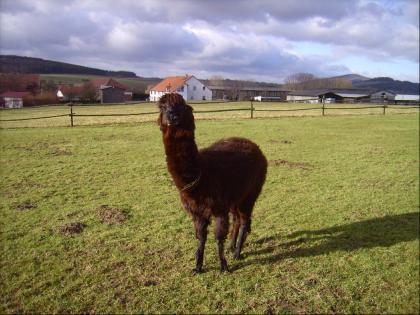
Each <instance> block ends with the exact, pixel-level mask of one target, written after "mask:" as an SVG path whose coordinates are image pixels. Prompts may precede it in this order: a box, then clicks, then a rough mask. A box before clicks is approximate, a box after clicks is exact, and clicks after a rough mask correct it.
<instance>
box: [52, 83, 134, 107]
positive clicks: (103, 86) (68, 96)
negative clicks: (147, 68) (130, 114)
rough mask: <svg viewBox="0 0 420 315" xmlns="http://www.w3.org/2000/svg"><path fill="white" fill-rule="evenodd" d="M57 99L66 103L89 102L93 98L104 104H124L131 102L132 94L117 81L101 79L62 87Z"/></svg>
mask: <svg viewBox="0 0 420 315" xmlns="http://www.w3.org/2000/svg"><path fill="white" fill-rule="evenodd" d="M91 94H94V95H91ZM57 97H58V98H59V99H60V100H61V101H65V102H68V101H74V102H81V101H87V100H88V99H89V98H90V97H91V98H93V99H95V100H96V101H99V102H101V103H102V104H105V103H124V102H126V101H130V100H131V98H132V92H130V91H127V88H126V87H125V86H124V85H123V84H121V83H120V82H118V81H117V80H114V79H112V78H101V79H94V80H90V81H88V82H85V83H84V84H78V85H60V86H59V87H58V90H57Z"/></svg>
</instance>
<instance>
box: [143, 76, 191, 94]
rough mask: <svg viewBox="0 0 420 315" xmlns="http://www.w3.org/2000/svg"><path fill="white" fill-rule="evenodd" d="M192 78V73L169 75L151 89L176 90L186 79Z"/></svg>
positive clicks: (159, 90) (160, 90)
mask: <svg viewBox="0 0 420 315" xmlns="http://www.w3.org/2000/svg"><path fill="white" fill-rule="evenodd" d="M191 78H192V75H185V76H176V77H167V78H165V79H163V80H162V81H160V82H159V83H158V84H156V85H155V86H154V87H152V88H151V89H150V91H158V92H175V91H176V90H177V89H178V88H179V87H181V86H183V85H184V83H185V81H187V80H189V79H191Z"/></svg>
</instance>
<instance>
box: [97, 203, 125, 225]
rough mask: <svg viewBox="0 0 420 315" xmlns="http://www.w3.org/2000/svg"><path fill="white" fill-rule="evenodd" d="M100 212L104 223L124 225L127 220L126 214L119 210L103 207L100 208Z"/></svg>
mask: <svg viewBox="0 0 420 315" xmlns="http://www.w3.org/2000/svg"><path fill="white" fill-rule="evenodd" d="M98 212H99V218H100V219H101V222H102V223H106V224H111V225H112V224H122V223H124V222H125V220H127V216H126V214H125V213H124V211H123V210H121V209H119V208H115V207H110V206H108V205H102V206H100V207H99V208H98Z"/></svg>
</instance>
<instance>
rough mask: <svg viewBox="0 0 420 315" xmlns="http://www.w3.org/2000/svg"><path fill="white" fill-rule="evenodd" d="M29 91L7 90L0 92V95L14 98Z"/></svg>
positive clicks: (20, 96) (23, 95) (22, 95)
mask: <svg viewBox="0 0 420 315" xmlns="http://www.w3.org/2000/svg"><path fill="white" fill-rule="evenodd" d="M28 94H29V92H15V91H7V92H4V93H2V94H0V96H1V97H14V98H22V97H25V96H26V95H28Z"/></svg>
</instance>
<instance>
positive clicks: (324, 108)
mask: <svg viewBox="0 0 420 315" xmlns="http://www.w3.org/2000/svg"><path fill="white" fill-rule="evenodd" d="M227 103H235V102H200V103H194V102H190V103H188V104H190V105H198V104H200V105H206V104H207V105H217V104H227ZM254 103H255V102H254V101H251V102H250V106H249V107H241V108H224V109H212V110H195V111H194V113H195V114H206V113H221V112H241V111H242V112H243V111H249V112H250V118H251V119H252V118H255V116H254V112H299V111H310V110H312V111H313V110H321V111H322V116H325V115H326V111H328V110H346V111H347V110H353V109H359V110H360V109H362V110H363V109H373V108H375V109H376V108H377V109H382V114H383V115H385V114H386V109H387V108H389V109H414V108H416V109H419V108H420V105H394V104H383V105H372V106H369V105H367V106H360V105H359V106H355V107H348V106H349V105H350V104H343V106H342V107H329V106H325V105H326V104H325V103H321V104H322V106H317V107H307V108H287V109H279V108H255V104H254ZM258 103H259V102H258ZM273 104H275V103H274V102H270V105H269V106H274V105H273ZM293 104H296V103H293ZM68 107H69V110H70V111H69V113H68V114H60V115H49V116H40V117H26V118H13V119H0V122H16V121H27V120H40V119H50V118H58V117H69V119H70V126H71V127H73V126H74V125H75V118H77V117H124V116H144V115H156V114H158V113H159V112H158V111H150V112H140V113H109V114H77V113H75V112H74V109H77V108H78V107H79V108H82V107H85V108H86V107H87V106H86V105H78V104H69V105H68Z"/></svg>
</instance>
